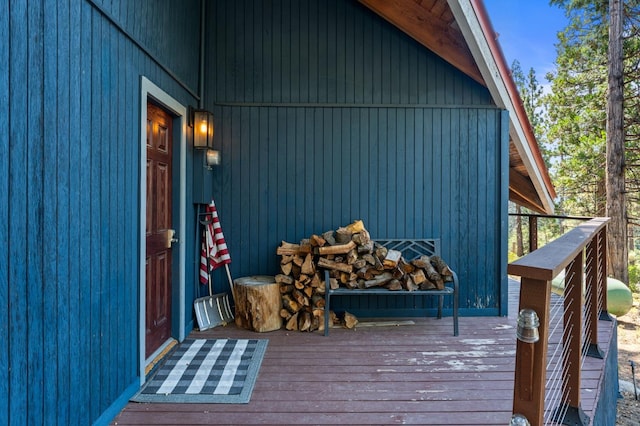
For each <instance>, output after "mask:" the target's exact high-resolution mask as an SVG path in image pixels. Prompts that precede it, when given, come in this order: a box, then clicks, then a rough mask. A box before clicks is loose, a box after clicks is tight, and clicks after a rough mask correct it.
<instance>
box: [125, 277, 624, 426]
mask: <svg viewBox="0 0 640 426" xmlns="http://www.w3.org/2000/svg"><path fill="white" fill-rule="evenodd" d="M516 289H517V286H514V290H516ZM509 311H510V313H511V314H510V316H509V317H508V318H505V317H462V318H460V335H459V336H457V337H454V336H453V335H452V325H451V318H450V317H445V318H443V319H441V320H437V319H435V318H426V319H414V318H412V319H411V320H412V321H414V323H415V324H413V325H398V326H366V324H363V325H361V326H358V327H357V328H356V330H346V329H339V328H333V329H332V330H331V333H330V335H329V336H328V337H324V336H323V335H322V334H320V333H299V332H288V331H285V330H278V331H275V332H270V333H261V334H258V333H254V332H250V331H246V330H242V329H238V328H236V327H235V326H234V325H229V326H227V327H217V328H215V329H212V330H207V331H205V332H193V333H192V334H191V336H190V337H195V338H203V337H207V338H256V337H257V338H264V339H268V340H269V347H268V349H267V353H266V355H265V358H264V361H263V363H262V367H261V370H260V373H259V376H258V380H257V383H256V386H255V389H254V391H253V395H252V398H251V401H250V403H248V404H235V405H233V404H147V403H129V404H128V405H127V406H126V408H125V409H124V410H123V411H122V412H121V413H120V415H119V416H118V417H117V418H116V419H115V420H114V424H117V425H129V424H146V425H149V424H172V425H178V424H277V425H284V424H333V425H336V424H344V425H346V424H370V425H373V424H425V425H506V424H508V423H509V419H510V417H511V406H512V396H513V377H514V364H515V358H514V354H515V314H516V313H517V291H511V294H510V310H509ZM601 323H603V322H601ZM611 324H613V323H611ZM612 327H613V326H612V325H611V326H609V327H608V326H607V323H603V326H602V327H601V329H600V330H601V331H600V335H601V338H602V340H601V341H604V342H609V340H610V335H611V331H612ZM603 349H604V350H607V349H608V347H607V346H606V345H604V346H603ZM550 351H551V349H550ZM602 366H603V362H602V360H591V359H587V360H586V361H585V364H584V373H583V374H584V376H583V379H584V380H583V391H582V393H581V394H582V406H583V409H584V410H585V412H586V414H587V415H589V417H590V418H593V416H592V410H593V407H594V405H595V402H596V398H597V397H598V395H597V391H596V389H598V383H599V382H600V380H601V379H602V377H601V375H602V372H603V369H602Z"/></svg>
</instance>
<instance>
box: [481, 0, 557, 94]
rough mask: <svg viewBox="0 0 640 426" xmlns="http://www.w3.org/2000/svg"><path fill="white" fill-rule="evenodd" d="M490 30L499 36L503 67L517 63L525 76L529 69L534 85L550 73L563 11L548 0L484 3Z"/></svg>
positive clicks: (489, 0)
mask: <svg viewBox="0 0 640 426" xmlns="http://www.w3.org/2000/svg"><path fill="white" fill-rule="evenodd" d="M484 4H485V7H486V9H487V13H488V14H489V19H490V20H491V23H492V25H493V29H494V30H495V31H496V32H497V33H498V34H499V38H498V42H499V43H500V46H501V47H502V51H503V52H504V56H505V58H506V59H507V65H509V66H511V64H512V62H513V61H514V59H517V60H518V61H519V62H520V65H521V66H522V71H523V72H524V73H525V75H526V74H527V73H528V72H529V69H530V68H532V67H533V69H534V70H535V71H536V77H537V79H538V83H539V84H542V85H545V86H546V85H547V84H548V83H547V80H546V79H545V74H546V73H547V72H548V71H551V70H553V69H554V60H555V58H556V48H555V43H556V42H557V37H556V34H557V33H558V32H559V31H560V30H562V29H564V27H565V26H566V23H567V19H566V17H565V16H564V11H563V10H562V9H559V8H558V7H556V6H550V5H549V2H548V0H484Z"/></svg>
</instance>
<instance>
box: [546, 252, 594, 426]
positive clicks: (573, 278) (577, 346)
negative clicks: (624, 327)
mask: <svg viewBox="0 0 640 426" xmlns="http://www.w3.org/2000/svg"><path fill="white" fill-rule="evenodd" d="M583 264H584V252H583V251H582V250H580V251H579V252H578V254H576V256H575V257H574V259H573V261H572V262H571V263H570V264H569V265H568V266H567V268H566V270H565V282H564V319H563V320H564V330H563V333H562V345H563V347H564V351H565V356H564V357H563V366H562V371H563V374H562V399H561V401H560V404H559V405H558V406H557V407H556V409H555V411H554V414H553V419H556V420H557V421H561V420H564V424H571V425H586V424H588V423H589V418H588V417H587V416H586V415H585V414H584V411H582V407H581V406H580V370H581V367H582V281H583V275H582V269H583V268H582V266H583Z"/></svg>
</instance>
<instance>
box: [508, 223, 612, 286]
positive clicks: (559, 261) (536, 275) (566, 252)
mask: <svg viewBox="0 0 640 426" xmlns="http://www.w3.org/2000/svg"><path fill="white" fill-rule="evenodd" d="M608 221H609V218H606V217H597V218H593V219H591V220H590V221H588V222H585V223H582V224H580V225H578V226H577V227H575V228H574V229H572V230H571V231H569V232H567V233H566V234H564V235H562V236H560V237H558V238H557V239H555V240H553V241H551V242H550V243H549V244H546V245H544V246H543V247H541V248H539V249H538V250H535V251H533V252H531V253H529V254H528V255H526V256H524V257H521V258H520V259H518V260H516V261H514V262H512V263H510V264H509V265H508V266H507V272H508V273H509V274H511V275H518V276H520V277H523V278H532V279H537V280H543V281H551V280H552V279H553V278H554V277H555V276H556V275H558V274H559V273H560V272H561V271H562V270H563V269H564V268H565V267H566V266H567V265H568V264H569V263H571V261H572V260H573V259H574V258H575V256H576V254H578V252H580V250H582V249H584V247H585V246H586V245H587V244H588V242H589V241H591V240H592V239H593V237H594V236H595V235H596V234H597V233H598V232H599V231H600V230H601V229H602V228H603V227H604V226H606V224H607V222H608Z"/></svg>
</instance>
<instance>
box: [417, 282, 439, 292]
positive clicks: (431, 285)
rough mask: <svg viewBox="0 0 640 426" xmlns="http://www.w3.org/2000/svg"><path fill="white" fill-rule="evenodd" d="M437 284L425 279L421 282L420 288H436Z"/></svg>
mask: <svg viewBox="0 0 640 426" xmlns="http://www.w3.org/2000/svg"><path fill="white" fill-rule="evenodd" d="M435 289H436V285H435V284H434V283H432V282H431V281H429V280H424V281H423V282H421V283H420V290H435Z"/></svg>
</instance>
